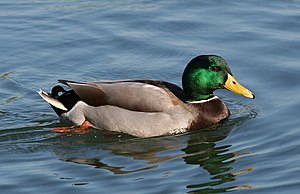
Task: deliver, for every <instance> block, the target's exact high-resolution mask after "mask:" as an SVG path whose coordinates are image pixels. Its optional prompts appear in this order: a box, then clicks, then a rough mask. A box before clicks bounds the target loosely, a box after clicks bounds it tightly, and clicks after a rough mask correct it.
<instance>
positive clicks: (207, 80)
mask: <svg viewBox="0 0 300 194" xmlns="http://www.w3.org/2000/svg"><path fill="white" fill-rule="evenodd" d="M59 82H60V83H62V84H64V85H66V86H68V87H70V88H71V89H70V90H65V89H64V88H63V87H62V86H61V85H57V86H55V87H53V88H52V91H51V93H46V92H44V91H42V90H41V91H39V95H40V96H41V97H42V98H43V99H44V100H46V101H47V102H48V103H49V104H50V105H51V106H52V108H53V109H54V111H55V112H56V113H57V115H59V116H60V117H61V118H63V119H67V120H69V121H71V122H72V123H73V124H74V126H82V127H83V128H87V127H92V128H96V129H102V130H109V131H116V132H123V133H127V134H130V135H132V136H137V137H152V136H161V135H168V134H177V133H182V132H186V131H194V130H199V129H204V128H208V127H211V126H213V125H215V124H217V123H219V122H221V121H222V120H224V119H226V118H227V117H228V116H229V115H230V112H229V110H228V108H227V106H226V105H225V103H224V102H223V101H222V100H221V99H220V98H218V97H217V96H215V95H214V94H213V92H214V91H215V90H217V89H223V88H226V89H228V90H230V91H232V92H235V93H237V94H240V95H242V96H244V97H247V98H252V99H253V98H254V97H255V96H254V94H253V93H252V92H251V91H249V90H248V89H246V88H245V87H243V86H242V85H240V84H239V83H238V82H237V81H236V80H235V78H234V77H233V74H232V72H231V70H230V68H229V67H228V65H227V63H226V61H225V60H224V59H223V58H222V57H220V56H217V55H200V56H197V57H195V58H193V59H192V60H191V61H190V62H189V63H188V64H187V66H186V68H185V70H184V72H183V75H182V86H183V89H181V88H180V87H179V86H177V85H175V84H172V83H169V82H166V81H160V80H116V81H94V82H74V81H67V80H59Z"/></svg>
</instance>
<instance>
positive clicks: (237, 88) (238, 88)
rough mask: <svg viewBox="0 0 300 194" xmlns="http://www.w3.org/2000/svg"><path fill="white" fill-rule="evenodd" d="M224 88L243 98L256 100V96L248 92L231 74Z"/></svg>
mask: <svg viewBox="0 0 300 194" xmlns="http://www.w3.org/2000/svg"><path fill="white" fill-rule="evenodd" d="M224 87H225V88H226V89H227V90H230V91H232V92H234V93H237V94H239V95H241V96H245V97H247V98H252V99H253V98H255V96H254V94H253V93H252V92H251V91H250V90H248V89H247V88H245V87H244V86H242V85H241V84H239V82H237V81H236V79H235V78H234V77H233V76H232V75H230V74H229V73H228V78H227V81H226V82H225V85H224Z"/></svg>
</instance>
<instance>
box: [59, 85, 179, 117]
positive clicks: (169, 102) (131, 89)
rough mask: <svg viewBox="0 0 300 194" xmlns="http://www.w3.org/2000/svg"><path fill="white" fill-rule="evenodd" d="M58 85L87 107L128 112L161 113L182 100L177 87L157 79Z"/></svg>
mask: <svg viewBox="0 0 300 194" xmlns="http://www.w3.org/2000/svg"><path fill="white" fill-rule="evenodd" d="M59 82H60V83H63V84H66V85H68V86H69V87H70V88H72V89H73V90H74V91H75V93H76V94H77V95H78V96H79V97H80V98H81V99H82V100H83V101H84V102H85V103H87V104H89V105H91V106H102V105H113V106H118V107H120V108H124V109H127V110H132V111H142V112H162V111H165V110H167V109H169V108H171V107H173V106H175V105H180V104H182V103H183V101H184V92H183V90H182V89H181V88H180V87H178V86H177V85H175V84H172V83H169V82H164V81H159V80H118V81H95V82H73V81H67V80H59Z"/></svg>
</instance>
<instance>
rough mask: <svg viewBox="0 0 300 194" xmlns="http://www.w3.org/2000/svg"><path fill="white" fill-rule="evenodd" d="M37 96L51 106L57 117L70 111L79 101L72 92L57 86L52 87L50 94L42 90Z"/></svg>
mask: <svg viewBox="0 0 300 194" xmlns="http://www.w3.org/2000/svg"><path fill="white" fill-rule="evenodd" d="M38 94H39V95H40V96H41V97H42V98H43V99H44V100H45V101H46V102H48V103H49V104H50V105H51V107H52V108H53V110H54V111H55V113H56V114H57V115H58V116H61V115H62V114H63V113H66V112H68V111H69V110H71V109H72V108H73V106H74V105H75V104H76V103H77V102H78V101H80V100H81V99H80V98H79V97H78V95H77V94H76V93H75V92H74V91H73V90H69V91H66V90H65V89H64V88H63V87H62V86H59V85H58V86H55V87H53V88H52V91H51V93H50V94H49V93H47V92H44V91H43V90H40V91H38Z"/></svg>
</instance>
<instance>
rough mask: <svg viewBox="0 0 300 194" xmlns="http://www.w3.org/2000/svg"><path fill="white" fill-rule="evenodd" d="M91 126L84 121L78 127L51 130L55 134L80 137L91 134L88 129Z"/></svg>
mask: <svg viewBox="0 0 300 194" xmlns="http://www.w3.org/2000/svg"><path fill="white" fill-rule="evenodd" d="M90 126H91V124H90V123H89V122H88V121H84V122H83V123H82V124H81V126H80V127H75V126H70V127H58V128H54V129H52V131H54V132H56V133H78V134H80V135H83V134H87V133H89V132H91V131H90V130H88V128H89V127H90Z"/></svg>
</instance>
